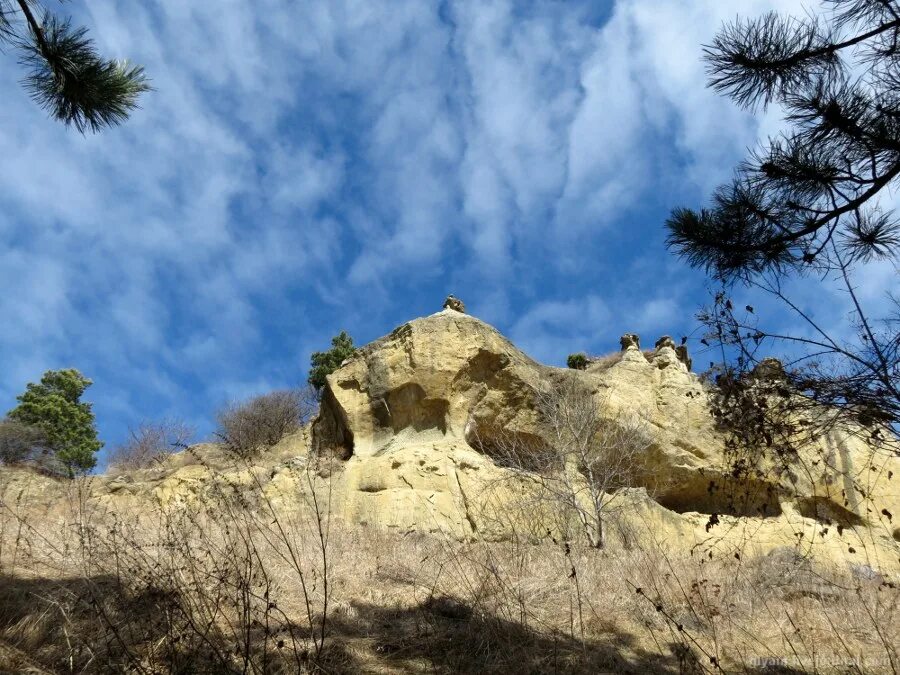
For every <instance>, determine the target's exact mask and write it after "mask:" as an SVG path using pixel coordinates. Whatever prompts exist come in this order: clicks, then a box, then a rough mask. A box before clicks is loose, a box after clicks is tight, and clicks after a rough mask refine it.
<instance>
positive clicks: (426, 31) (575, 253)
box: [0, 0, 891, 426]
mask: <svg viewBox="0 0 900 675" xmlns="http://www.w3.org/2000/svg"><path fill="white" fill-rule="evenodd" d="M800 6H801V3H800V2H799V0H797V1H795V0H748V2H746V3H742V5H741V12H746V13H749V14H753V13H759V12H761V11H763V10H765V9H767V8H770V7H776V8H779V9H785V8H790V9H792V10H796V9H797V8H799V7H800ZM587 8H588V3H578V2H573V3H561V2H554V1H551V0H535V2H533V3H516V2H513V1H512V0H490V1H475V0H457V1H454V2H448V3H443V4H442V5H438V4H437V3H426V2H421V0H318V1H310V2H302V3H298V2H290V1H288V0H261V1H260V2H256V3H252V4H250V3H246V2H238V1H237V0H226V1H225V2H218V3H208V4H205V5H202V4H197V3H184V2H179V1H178V0H154V1H152V2H147V3H142V4H140V5H135V6H128V7H125V6H124V5H122V3H119V2H116V1H115V0H94V1H92V2H91V3H90V4H89V5H88V4H87V3H71V4H67V5H66V6H64V7H62V8H61V9H62V10H63V11H74V12H75V13H76V14H78V16H77V17H76V20H83V21H84V22H85V23H86V24H87V25H89V27H90V29H91V34H92V35H93V36H94V37H95V38H97V40H98V42H99V47H100V49H101V51H103V52H104V53H108V54H110V55H115V56H128V57H130V58H132V59H133V60H135V61H137V62H140V63H142V64H144V65H145V66H146V68H147V72H148V74H149V75H150V77H151V78H152V81H153V85H154V86H155V87H156V91H155V92H152V93H150V94H148V95H147V96H145V97H144V99H143V101H142V103H143V109H142V110H140V111H138V112H136V113H135V115H134V116H133V117H132V119H131V120H129V121H128V123H127V124H126V125H125V126H123V127H122V128H119V129H116V130H112V131H109V132H106V133H104V134H103V135H101V136H97V137H87V138H82V137H80V136H79V135H77V134H75V133H73V132H71V131H67V130H65V129H63V128H62V127H61V126H60V125H58V124H57V123H55V122H52V121H49V120H47V119H46V118H45V116H44V115H43V113H42V112H41V111H39V110H38V109H37V108H36V107H35V106H34V105H33V104H32V103H31V102H30V101H28V100H27V98H26V96H25V95H24V93H23V92H22V91H21V89H20V88H19V87H18V85H17V83H16V82H15V77H8V78H4V80H3V81H2V82H0V97H2V99H3V101H4V104H3V111H2V114H3V124H0V200H2V204H3V209H2V211H0V284H2V287H3V289H4V293H3V294H0V316H2V317H3V319H4V320H3V322H0V368H2V369H3V371H4V373H5V374H6V375H7V377H6V378H5V380H4V382H3V383H2V384H0V387H2V388H0V402H5V403H8V404H11V403H12V400H13V396H14V394H15V393H16V392H17V391H18V390H20V389H21V387H22V386H23V384H24V381H25V380H27V379H35V378H36V377H38V376H39V375H40V371H41V370H42V369H45V368H49V367H58V366H60V365H69V364H72V363H74V364H76V365H78V366H79V367H82V368H83V369H84V370H85V371H86V372H88V374H89V375H94V373H98V374H97V375H96V376H95V379H97V381H98V383H97V385H96V391H97V395H98V401H103V403H102V405H101V404H99V403H98V405H100V407H99V408H98V410H100V412H101V414H102V413H103V411H104V410H106V411H108V414H109V415H110V416H111V418H113V419H115V420H116V422H115V424H119V425H120V426H121V420H122V419H123V417H124V416H125V415H126V414H131V412H129V411H132V412H133V413H134V414H137V415H140V416H141V417H147V416H150V415H151V414H152V413H153V411H155V410H160V411H163V410H165V411H170V410H171V409H172V408H173V407H174V408H179V407H181V408H184V409H185V412H184V413H183V414H184V416H190V417H197V416H200V415H201V414H202V411H204V410H207V409H209V408H210V406H212V405H213V403H215V402H218V400H219V399H220V398H221V396H220V395H223V394H228V395H238V394H239V393H241V392H248V391H255V390H257V389H258V388H259V387H264V386H269V385H273V386H274V385H275V384H277V383H279V382H286V381H289V380H291V375H289V373H284V372H282V370H283V369H285V368H286V366H285V365H284V364H285V363H290V366H288V367H287V370H288V371H289V372H295V371H296V372H300V373H302V371H303V370H304V368H305V365H306V358H307V353H308V349H310V348H311V345H315V344H319V343H321V342H323V341H324V340H325V339H327V337H326V336H327V335H329V334H331V333H333V332H334V330H336V329H337V328H339V327H344V328H351V329H352V328H353V327H354V326H356V327H357V328H356V331H357V334H368V335H369V337H375V336H376V335H378V334H379V333H383V332H386V330H387V329H389V327H390V324H389V323H388V325H385V324H386V322H396V321H397V320H402V319H406V318H409V315H410V314H411V313H414V312H415V313H427V312H429V311H433V310H434V309H436V308H437V305H438V304H439V302H440V299H441V298H440V297H437V298H432V299H431V300H429V301H428V302H429V303H430V304H426V302H425V300H424V299H423V295H424V294H442V293H446V292H455V293H457V294H459V295H463V296H465V294H466V293H467V292H468V293H470V294H471V296H470V297H467V298H466V300H467V301H468V304H469V305H470V307H471V308H481V310H483V312H484V313H485V315H486V316H490V317H491V318H492V319H493V320H494V321H497V322H500V323H501V324H504V325H505V326H507V327H509V330H510V332H511V334H512V337H513V338H514V339H517V340H520V341H521V343H522V344H523V345H524V346H525V348H526V349H527V350H529V351H530V352H531V353H533V354H534V355H535V356H536V357H538V358H541V359H544V360H551V361H554V362H559V361H560V359H562V358H564V356H565V353H564V352H566V350H568V351H573V350H575V349H579V348H584V349H590V348H592V347H595V348H596V346H597V345H606V344H607V343H609V344H612V343H614V341H615V339H616V338H617V337H618V332H620V331H622V330H647V331H649V330H653V331H656V330H659V331H662V332H665V331H667V330H674V328H672V327H667V325H666V324H669V323H670V322H673V321H674V322H676V323H677V322H678V321H679V317H682V320H683V316H684V315H686V314H689V313H690V312H689V311H687V312H685V311H683V310H682V307H684V306H690V305H692V301H691V302H686V301H685V298H684V296H685V295H686V294H688V293H692V292H695V291H694V290H693V289H694V288H695V286H692V285H691V284H687V283H685V284H679V283H678V281H677V275H676V273H675V272H673V271H672V270H671V269H668V268H667V269H665V270H662V271H658V270H659V268H660V266H661V264H660V263H659V260H660V259H663V258H665V256H666V254H665V252H664V251H663V250H662V247H661V245H660V237H659V236H658V231H659V229H660V227H661V223H659V222H655V221H653V222H651V221H650V220H647V217H646V216H645V215H644V216H642V218H643V220H634V219H631V218H632V216H631V215H630V214H632V213H635V212H639V211H640V209H641V208H642V207H643V206H644V205H645V204H646V203H647V202H652V201H654V200H656V201H658V200H660V199H661V197H660V193H661V192H665V193H666V194H667V195H671V197H672V199H673V200H679V201H680V200H684V199H692V200H696V199H699V198H700V197H701V196H702V195H704V194H706V193H707V192H708V191H709V189H710V188H711V187H712V186H714V185H715V184H716V183H718V182H719V181H721V180H723V179H725V178H727V177H728V175H729V174H730V171H731V167H732V166H733V165H734V163H735V161H736V160H737V159H739V158H740V157H741V156H742V155H743V152H744V148H745V146H746V145H748V144H752V143H753V142H754V141H755V139H756V137H757V135H758V133H759V131H760V129H763V130H765V131H767V132H768V131H769V130H771V129H775V128H777V126H776V125H777V115H775V114H774V113H772V114H770V115H769V116H767V117H766V118H763V119H762V120H754V119H752V118H751V117H750V116H749V115H747V114H745V113H743V112H740V111H738V110H736V109H735V108H734V107H733V106H732V105H731V104H730V103H729V102H728V101H726V100H725V99H723V98H721V97H718V96H716V95H714V94H713V93H711V92H709V91H708V90H707V89H705V87H704V84H705V82H704V80H705V76H704V73H703V69H702V64H701V63H700V61H699V45H700V44H701V43H702V42H705V41H708V40H709V39H710V38H711V36H712V35H713V34H714V32H715V31H716V29H717V28H718V26H719V24H720V23H721V21H722V20H724V19H726V18H731V17H732V15H733V14H734V12H735V10H734V8H733V6H732V5H730V4H729V3H722V2H716V1H715V0H689V1H688V0H659V1H657V0H653V1H651V0H618V1H617V2H616V3H615V5H614V6H613V8H612V13H611V17H610V18H609V20H608V21H607V22H606V23H604V24H603V25H601V26H597V25H595V24H594V23H592V22H591V21H589V20H588V17H589V14H590V13H589V12H588V11H587ZM5 58H6V59H8V63H9V64H10V66H11V67H12V58H13V57H12V56H11V55H5ZM673 205H674V204H673ZM654 217H655V216H654ZM613 226H615V227H616V228H618V229H615V230H614V229H613ZM604 228H606V229H604ZM648 233H654V234H648ZM616 237H618V239H617V238H616ZM623 240H625V244H627V246H623ZM648 241H651V242H652V245H653V246H655V248H653V249H652V250H650V249H648V248H647V247H648V246H650V244H648ZM644 257H648V258H649V259H650V260H651V261H653V262H651V263H648V264H647V267H646V268H641V269H638V268H636V267H634V266H633V264H632V263H633V261H634V259H635V258H644ZM872 274H874V273H872ZM623 275H624V276H626V277H627V276H628V275H631V276H630V278H623ZM884 283H887V284H890V283H891V277H890V275H889V274H881V273H879V274H878V275H877V276H872V277H871V278H870V279H867V280H866V288H867V289H868V288H869V286H870V285H871V286H872V287H874V286H875V285H878V284H884ZM598 289H603V292H602V293H601V292H600V291H598ZM661 289H662V290H661ZM867 292H868V291H867ZM872 293H873V294H875V293H876V292H875V291H872ZM557 298H565V300H562V301H560V300H557ZM573 298H577V300H576V299H573ZM523 307H524V309H523ZM516 316H518V319H513V317H516ZM610 333H612V335H610ZM579 345H583V347H579ZM301 347H302V349H303V350H307V351H305V352H303V353H299V354H298V353H295V350H297V349H300V348H301ZM198 411H200V412H198ZM167 414H169V413H168V412H167ZM101 423H102V424H103V423H104V422H103V420H102V419H101ZM102 424H101V426H102ZM109 424H111V425H113V426H114V424H113V423H109Z"/></svg>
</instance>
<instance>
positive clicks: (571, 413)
mask: <svg viewBox="0 0 900 675" xmlns="http://www.w3.org/2000/svg"><path fill="white" fill-rule="evenodd" d="M534 401H535V406H536V409H537V412H538V416H539V419H540V423H541V427H542V431H543V435H544V440H543V441H535V440H524V438H523V437H521V436H517V435H515V434H511V433H505V434H499V435H497V436H496V437H494V438H492V439H491V440H490V443H483V444H481V445H482V446H483V449H485V446H488V445H489V446H490V447H489V449H487V452H488V454H490V455H491V456H492V457H493V458H494V459H495V460H496V461H497V462H498V463H499V464H501V465H503V466H506V467H507V468H510V469H513V470H514V471H515V472H516V473H518V474H520V475H525V476H527V477H528V478H529V479H531V480H533V481H536V482H537V484H538V486H539V490H538V491H537V492H538V494H537V498H538V499H541V500H550V501H552V502H553V503H554V504H556V505H557V506H560V507H562V509H563V511H564V512H566V513H568V514H573V515H574V516H575V517H576V519H577V521H578V523H579V525H580V527H581V529H582V530H583V533H584V535H585V537H586V538H587V540H588V542H589V543H590V545H591V546H592V547H594V548H603V547H604V546H605V544H606V529H607V528H606V525H607V522H608V520H609V518H610V517H611V515H612V513H613V511H615V510H616V509H617V508H618V506H619V505H620V504H619V502H620V498H621V497H622V495H623V494H624V493H623V488H627V487H633V486H635V485H637V484H638V483H639V481H640V480H641V478H642V476H643V475H644V473H645V471H644V456H645V453H646V451H647V449H648V448H649V447H650V444H651V440H650V436H649V434H648V433H647V431H646V429H645V427H644V424H643V423H642V422H641V421H640V420H639V419H638V418H637V417H636V416H634V415H633V414H631V413H627V412H619V413H617V414H616V415H615V416H609V415H608V406H607V405H606V401H605V400H603V399H599V398H598V397H597V396H596V395H594V394H593V393H592V392H591V391H589V390H588V389H587V388H586V387H585V386H584V384H583V383H581V382H580V381H579V380H578V379H577V378H576V377H566V378H565V379H564V380H562V381H560V382H558V383H555V384H554V385H552V386H551V387H550V388H549V389H547V390H543V391H537V390H536V391H535V392H534Z"/></svg>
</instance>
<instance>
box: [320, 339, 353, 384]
mask: <svg viewBox="0 0 900 675" xmlns="http://www.w3.org/2000/svg"><path fill="white" fill-rule="evenodd" d="M354 354H356V348H355V347H354V346H353V338H352V337H350V336H349V335H347V333H346V331H341V332H340V333H339V334H338V335H335V336H334V337H333V338H331V349H329V350H328V351H327V352H313V355H312V356H311V357H310V359H309V362H310V369H309V378H308V382H309V383H310V384H311V385H312V386H313V387H314V388H315V390H316V391H321V390H322V388H323V387H324V386H325V385H326V384H327V382H328V381H327V380H326V378H327V376H328V375H330V374H331V373H333V372H334V371H335V370H337V369H338V368H340V367H341V363H343V362H344V361H345V360H346V359H349V358H350V357H351V356H353V355H354Z"/></svg>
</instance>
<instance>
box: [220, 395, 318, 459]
mask: <svg viewBox="0 0 900 675" xmlns="http://www.w3.org/2000/svg"><path fill="white" fill-rule="evenodd" d="M314 405H315V401H314V399H311V398H310V395H309V392H308V390H298V389H285V390H282V391H273V392H270V393H268V394H262V395H261V396H256V397H254V398H251V399H249V400H247V401H244V402H243V403H233V404H230V405H227V406H225V407H224V408H223V409H222V410H220V411H219V413H218V415H217V416H216V417H217V421H218V423H219V428H218V430H217V431H216V436H218V437H219V438H220V439H221V440H222V441H223V442H224V443H225V446H226V447H227V448H228V449H229V450H230V451H231V452H233V453H235V454H236V455H238V456H240V457H249V456H251V455H253V454H255V453H257V452H259V451H260V450H262V449H264V448H270V447H272V446H273V445H275V444H276V443H278V441H280V440H281V439H282V438H284V437H285V436H287V435H288V434H291V433H294V432H296V431H299V430H300V428H301V427H302V426H303V425H304V424H306V423H307V422H308V421H309V420H310V418H311V417H312V414H313V412H314V410H315V407H314Z"/></svg>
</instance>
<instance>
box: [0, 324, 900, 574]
mask: <svg viewBox="0 0 900 675" xmlns="http://www.w3.org/2000/svg"><path fill="white" fill-rule="evenodd" d="M621 346H622V351H621V352H620V353H618V354H616V355H614V357H607V358H604V359H600V360H595V361H592V362H591V363H590V364H589V365H588V367H587V368H586V369H585V370H583V371H582V370H573V369H566V368H555V367H550V366H546V365H542V364H540V363H537V362H536V361H534V360H533V359H531V358H530V357H528V356H527V355H526V354H524V353H523V352H522V351H520V350H519V349H517V348H516V347H515V346H514V345H513V344H512V343H511V342H510V341H509V340H507V339H506V338H505V337H503V336H502V335H501V334H500V333H499V332H498V331H497V330H496V329H494V328H493V327H491V326H489V325H488V324H486V323H484V322H483V321H480V320H479V319H477V318H475V317H472V316H470V315H467V314H465V313H463V312H461V311H459V310H457V309H451V308H447V309H444V310H443V311H441V312H438V313H436V314H433V315H431V316H428V317H424V318H420V319H416V320H414V321H410V322H409V323H406V324H404V325H402V326H400V327H398V328H397V329H395V330H394V331H393V332H391V333H390V334H389V335H387V336H385V337H383V338H381V339H379V340H376V341H375V342H373V343H371V344H369V345H366V346H365V347H363V348H361V349H360V350H358V352H357V353H356V355H355V356H353V357H352V358H351V359H349V360H348V361H346V362H345V363H344V364H343V365H342V366H341V368H339V369H338V370H337V371H335V372H334V373H332V374H331V375H329V376H328V382H327V386H326V387H325V390H324V392H323V397H322V401H321V408H320V413H319V415H318V417H317V419H316V420H315V421H314V423H313V424H312V427H311V428H310V429H308V430H304V432H303V433H301V434H297V435H295V436H292V437H290V438H287V439H285V440H284V441H282V443H280V444H279V445H278V446H277V447H276V448H275V449H273V450H272V451H270V452H268V453H267V454H265V455H264V456H263V457H261V458H259V459H258V460H257V462H256V466H250V467H248V466H242V467H240V468H238V467H235V466H234V464H233V463H230V462H229V459H228V457H227V456H226V455H224V454H223V452H222V449H221V448H219V447H218V446H216V445H214V444H210V445H204V446H195V447H194V448H192V449H191V450H190V451H189V452H184V453H179V454H177V455H175V456H173V457H172V458H171V459H170V460H169V461H168V462H167V463H166V464H165V465H163V466H160V467H156V468H154V469H149V470H145V471H142V472H133V473H131V474H127V475H121V476H105V477H98V478H93V479H91V481H90V491H91V494H92V495H93V497H94V498H95V499H97V500H99V501H100V502H103V503H107V504H109V505H111V506H112V507H113V508H118V507H117V506H116V505H121V504H123V503H125V502H126V501H139V500H146V499H147V498H152V499H153V500H154V501H155V502H156V503H158V504H162V505H169V506H176V505H178V504H182V503H188V502H190V501H192V500H202V499H204V498H205V495H207V494H208V491H209V490H210V489H213V486H215V485H217V484H218V483H220V482H222V481H224V482H225V483H227V484H228V485H230V486H242V485H246V486H257V487H262V489H263V490H264V491H265V494H266V495H267V497H268V498H269V499H270V500H271V501H272V503H278V504H281V505H283V506H286V507H291V508H293V507H298V508H299V507H301V506H303V505H304V504H308V499H307V497H308V496H309V494H310V491H314V490H323V491H324V492H323V494H325V495H327V499H328V503H330V505H331V510H332V511H333V512H334V513H335V515H337V516H339V517H341V518H343V519H344V520H346V521H349V522H352V523H357V524H360V525H366V526H379V527H386V528H390V529H393V530H396V531H400V532H414V531H415V532H440V533H443V534H446V535H449V536H453V537H457V538H463V539H466V538H476V537H477V538H484V539H502V538H505V537H508V536H510V534H511V533H512V532H515V533H516V534H517V536H523V535H525V536H527V537H532V538H535V539H540V538H542V537H547V536H554V537H555V536H558V535H559V533H560V531H561V530H560V528H561V527H563V528H564V527H565V524H564V523H560V522H559V520H558V517H557V516H558V514H557V513H554V512H553V511H552V509H549V510H548V507H547V505H546V504H545V503H543V502H542V501H541V500H540V499H537V498H535V496H536V493H535V489H536V485H537V483H538V481H537V480H536V478H535V476H534V474H529V472H528V471H527V470H513V469H511V468H509V467H508V466H506V465H505V463H504V461H502V459H503V454H502V453H501V452H500V450H502V449H503V447H508V446H509V444H513V445H515V446H516V447H519V448H528V447H547V446H552V444H553V442H554V439H553V438H552V436H551V435H548V434H549V432H548V429H547V428H546V424H544V423H543V422H542V419H541V415H540V414H539V413H538V405H537V402H538V400H539V399H540V397H541V396H542V395H544V394H546V393H547V392H548V391H550V390H551V389H552V388H554V387H557V386H558V385H560V384H564V383H572V382H575V383H577V385H578V387H579V388H580V390H583V391H585V392H587V394H588V395H589V396H590V397H591V400H592V401H593V402H594V403H595V405H596V406H597V410H598V412H599V414H600V415H602V417H603V418H604V419H605V420H607V421H608V422H609V423H610V424H618V423H620V422H621V420H626V419H627V420H636V423H637V424H639V425H640V427H641V429H642V430H643V431H642V433H645V434H646V437H647V439H648V442H647V443H646V445H645V446H642V457H641V461H640V467H641V469H640V471H636V472H635V473H634V475H633V477H632V478H633V480H632V482H633V484H631V485H629V486H628V487H627V488H625V489H623V490H620V491H619V493H618V494H619V497H620V500H619V503H620V507H619V508H618V510H617V511H616V517H615V527H614V528H613V529H614V530H615V533H614V534H615V536H614V537H612V542H611V543H612V545H620V544H621V545H627V544H628V543H629V542H631V543H633V542H634V541H635V540H638V539H640V538H642V537H650V538H652V539H653V540H654V541H656V542H657V543H658V542H660V541H665V542H668V543H670V544H671V545H672V546H678V547H687V548H692V549H693V548H694V547H708V548H710V549H712V548H717V549H728V547H729V546H731V547H733V548H735V550H736V549H737V547H738V545H740V547H741V550H742V551H746V550H747V546H748V544H749V546H750V547H751V548H752V549H755V550H757V551H758V552H759V553H765V552H767V551H770V550H772V549H775V548H778V547H785V546H789V547H790V546H794V547H796V546H797V545H798V544H802V545H808V546H811V547H815V550H817V551H821V552H822V554H823V555H827V556H830V557H832V558H842V557H843V558H847V557H848V556H849V560H850V561H851V562H854V561H855V562H857V563H861V562H865V563H866V564H870V565H874V566H875V568H878V569H884V567H885V566H890V565H894V566H896V565H897V564H898V561H900V549H898V540H900V527H898V526H900V522H898V520H900V496H898V493H900V490H898V486H900V460H898V459H897V458H896V457H893V456H891V455H889V454H886V453H883V452H880V451H879V449H878V448H876V447H873V446H871V445H869V444H868V443H867V441H866V438H865V437H864V436H863V435H861V434H858V433H854V430H852V429H846V428H840V427H835V428H833V429H831V431H830V432H829V433H827V434H824V435H823V436H821V438H818V439H817V440H815V441H814V442H813V441H810V442H808V443H806V444H805V445H802V446H801V447H800V451H799V453H798V457H797V458H796V459H795V464H793V465H792V466H791V467H786V466H784V465H779V464H778V463H777V462H771V461H770V460H768V459H766V458H765V457H763V456H760V457H759V458H758V459H757V460H755V461H756V462H757V463H758V468H759V469H760V470H759V471H757V472H755V473H748V474H741V475H738V474H737V473H736V472H735V465H734V461H733V459H734V458H733V457H730V456H729V454H728V450H727V448H726V443H725V438H724V437H723V435H722V433H721V432H720V431H719V430H718V428H717V426H716V421H715V419H714V417H713V415H712V414H711V411H710V394H711V390H710V389H709V385H706V384H704V383H703V382H702V381H701V380H700V378H698V377H697V376H696V375H694V374H693V373H691V372H690V363H689V360H687V358H686V352H685V353H679V347H678V346H676V345H675V343H674V341H673V340H672V339H671V338H670V337H668V336H664V337H663V338H661V339H660V340H658V341H657V342H656V345H655V348H654V349H653V350H647V351H641V349H640V339H639V337H638V336H637V335H634V334H628V335H626V336H623V338H622V340H621ZM755 377H757V379H759V380H760V382H771V381H772V380H773V378H774V379H776V380H777V377H778V368H777V367H776V365H775V362H764V363H763V367H761V368H760V369H759V372H758V373H757V374H756V375H755ZM760 386H763V385H760ZM766 386H768V385H766ZM504 444H505V445H504ZM523 468H525V469H527V467H521V466H520V467H519V469H523ZM10 475H12V474H10ZM16 476H18V474H16ZM21 480H23V479H22V478H21V476H18V478H16V479H15V480H14V481H13V483H11V484H10V485H7V488H10V489H19V483H17V482H16V481H20V482H21ZM0 482H2V481H0ZM35 485H37V486H38V487H37V488H36V490H38V492H39V493H40V494H41V495H43V496H42V497H41V498H42V499H47V495H50V494H51V493H53V492H54V490H56V488H54V487H53V485H52V481H51V482H50V483H48V482H47V481H46V480H43V479H42V481H39V482H38V483H35ZM2 487H3V486H2V485H0V488H2ZM895 518H896V519H898V520H894V519H895ZM865 541H867V542H868V543H869V544H871V545H870V546H867V547H866V548H865V550H866V556H867V559H866V560H856V559H854V557H853V556H856V557H857V558H858V557H859V556H858V555H857V554H856V552H857V551H861V550H863V543H864V542H865Z"/></svg>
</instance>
